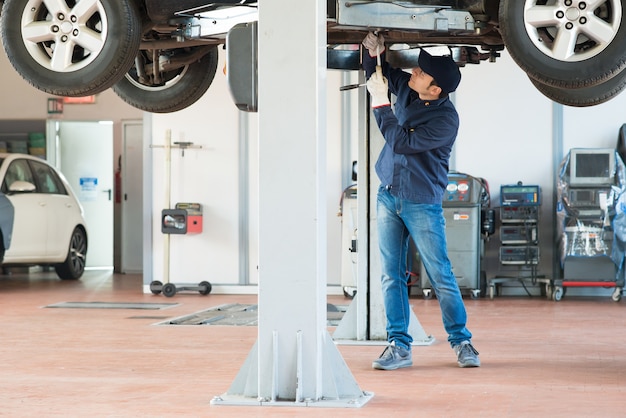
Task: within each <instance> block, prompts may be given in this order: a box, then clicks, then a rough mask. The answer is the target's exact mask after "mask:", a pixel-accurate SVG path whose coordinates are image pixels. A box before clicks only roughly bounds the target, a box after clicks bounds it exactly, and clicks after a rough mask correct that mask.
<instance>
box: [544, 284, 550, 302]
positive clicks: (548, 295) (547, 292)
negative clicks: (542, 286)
mask: <svg viewBox="0 0 626 418" xmlns="http://www.w3.org/2000/svg"><path fill="white" fill-rule="evenodd" d="M545 293H546V295H545V296H546V298H547V299H548V300H549V299H552V286H550V284H548V283H546V290H545Z"/></svg>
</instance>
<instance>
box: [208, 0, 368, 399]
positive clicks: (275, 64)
mask: <svg viewBox="0 0 626 418" xmlns="http://www.w3.org/2000/svg"><path fill="white" fill-rule="evenodd" d="M258 57H259V59H258V81H259V89H258V92H259V94H258V98H259V112H258V113H259V173H258V176H259V296H258V306H259V326H258V339H257V342H256V344H255V345H254V347H253V348H252V350H251V352H250V354H249V356H248V358H247V359H246V361H245V363H244V365H243V366H242V368H241V370H240V371H239V373H238V375H237V376H236V378H235V381H234V382H233V383H232V385H231V387H230V389H229V390H228V392H227V393H225V394H224V395H221V396H219V397H216V398H214V399H213V400H212V401H211V404H212V405H220V404H222V405H223V404H227V405H247V406H250V405H259V406H261V405H284V404H288V405H295V406H324V407H328V406H337V407H358V406H362V405H363V404H365V403H366V402H367V401H368V400H369V399H371V397H372V396H373V395H372V394H371V393H366V392H364V391H362V390H361V389H360V388H359V386H358V384H357V383H356V381H355V379H354V377H353V375H352V373H351V372H350V370H349V369H348V367H347V365H346V363H345V361H344V360H343V358H342V357H341V354H340V353H339V351H338V350H337V348H336V346H335V345H334V343H333V341H332V338H331V337H330V335H329V334H328V331H327V328H326V327H327V326H326V265H327V260H326V245H327V238H326V202H325V191H324V188H325V187H326V179H325V174H326V166H325V164H326V76H325V74H326V1H321V0H299V1H293V0H264V1H262V2H259V26H258Z"/></svg>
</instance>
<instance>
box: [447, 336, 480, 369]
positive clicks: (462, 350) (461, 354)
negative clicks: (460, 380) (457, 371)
mask: <svg viewBox="0 0 626 418" xmlns="http://www.w3.org/2000/svg"><path fill="white" fill-rule="evenodd" d="M453 348H454V352H455V353H456V357H457V363H459V367H480V359H479V358H478V351H476V349H475V348H474V346H472V343H470V342H469V341H463V342H462V343H461V344H459V345H455V346H454V347H453Z"/></svg>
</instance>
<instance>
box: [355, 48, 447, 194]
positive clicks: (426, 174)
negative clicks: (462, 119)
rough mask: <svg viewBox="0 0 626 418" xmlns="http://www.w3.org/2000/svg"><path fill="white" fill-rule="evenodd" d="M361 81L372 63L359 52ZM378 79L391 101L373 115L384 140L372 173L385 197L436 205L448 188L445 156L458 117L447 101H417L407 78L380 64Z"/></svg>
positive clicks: (368, 57) (406, 75) (372, 69)
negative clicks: (388, 190) (384, 84)
mask: <svg viewBox="0 0 626 418" xmlns="http://www.w3.org/2000/svg"><path fill="white" fill-rule="evenodd" d="M363 55H364V57H363V68H364V69H365V74H366V76H367V78H369V77H370V75H372V73H374V72H375V71H376V58H375V57H374V58H372V57H370V56H369V53H368V52H367V49H365V50H364V54H363ZM381 62H382V63H383V65H382V67H383V74H384V75H385V77H387V80H388V81H389V91H390V92H391V93H393V94H395V95H396V97H397V100H396V103H395V104H394V111H395V114H394V111H392V109H391V106H382V107H379V108H376V109H374V117H375V118H376V122H377V123H378V127H379V129H380V131H381V133H382V135H383V137H384V138H385V146H384V147H383V149H382V151H381V153H380V156H379V157H378V161H377V162H376V173H377V174H378V177H379V178H380V181H381V183H382V184H383V185H385V186H391V194H393V195H394V196H396V197H399V198H401V199H405V200H409V201H412V202H416V203H427V204H441V202H442V200H443V193H444V191H445V188H446V186H447V185H448V164H449V160H450V152H451V151H452V146H453V145H454V141H455V139H456V135H457V132H458V130H459V115H458V113H457V111H456V109H455V108H454V105H453V104H452V102H451V101H450V99H449V98H448V97H445V98H443V99H438V100H431V101H423V100H420V98H419V96H418V94H417V93H416V92H415V91H414V90H412V89H411V88H410V87H409V86H408V82H409V79H410V78H411V75H410V74H408V73H406V72H405V71H403V70H401V69H397V68H392V67H391V66H390V65H389V64H388V63H386V62H385V56H384V53H383V54H381Z"/></svg>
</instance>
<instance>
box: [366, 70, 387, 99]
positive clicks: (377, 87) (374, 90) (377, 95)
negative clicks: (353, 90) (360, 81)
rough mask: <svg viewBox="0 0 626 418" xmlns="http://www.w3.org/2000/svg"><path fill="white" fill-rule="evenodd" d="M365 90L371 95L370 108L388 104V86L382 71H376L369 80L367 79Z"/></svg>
mask: <svg viewBox="0 0 626 418" xmlns="http://www.w3.org/2000/svg"><path fill="white" fill-rule="evenodd" d="M367 91H369V92H370V94H371V96H372V100H371V102H372V103H371V104H372V108H377V107H382V106H389V105H391V103H390V102H389V95H388V91H389V87H388V85H387V78H386V77H385V76H383V74H382V72H379V71H376V72H375V73H374V74H372V76H371V77H370V79H369V80H367Z"/></svg>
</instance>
